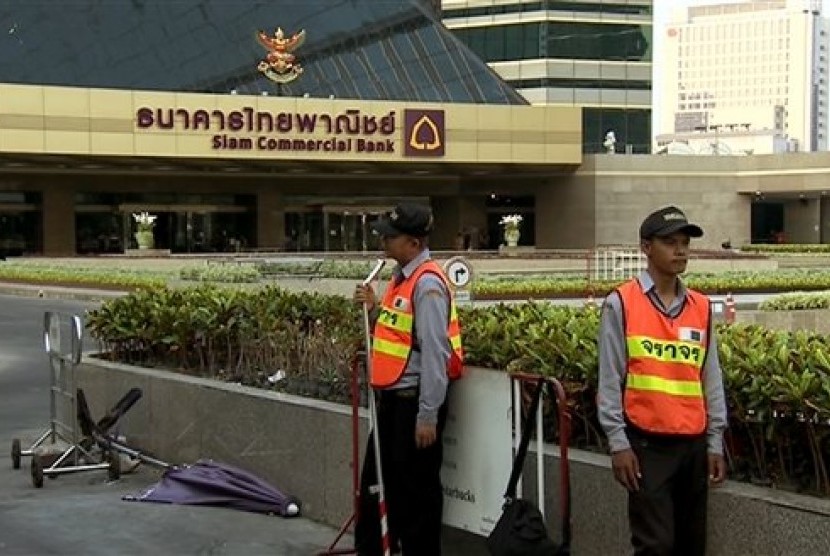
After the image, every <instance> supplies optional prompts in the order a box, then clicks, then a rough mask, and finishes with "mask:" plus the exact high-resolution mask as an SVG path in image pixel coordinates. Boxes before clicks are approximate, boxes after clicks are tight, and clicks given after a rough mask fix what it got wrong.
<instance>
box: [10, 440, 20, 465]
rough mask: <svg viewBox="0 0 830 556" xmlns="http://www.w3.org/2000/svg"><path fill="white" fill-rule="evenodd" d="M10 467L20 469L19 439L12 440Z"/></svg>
mask: <svg viewBox="0 0 830 556" xmlns="http://www.w3.org/2000/svg"><path fill="white" fill-rule="evenodd" d="M12 467H13V468H14V469H20V439H19V438H15V439H14V440H12Z"/></svg>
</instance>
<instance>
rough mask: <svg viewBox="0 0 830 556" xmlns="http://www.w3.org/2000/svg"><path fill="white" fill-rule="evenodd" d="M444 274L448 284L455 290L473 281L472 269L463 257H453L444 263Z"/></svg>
mask: <svg viewBox="0 0 830 556" xmlns="http://www.w3.org/2000/svg"><path fill="white" fill-rule="evenodd" d="M444 273H445V274H446V275H447V279H448V280H449V281H450V284H452V285H453V286H455V287H456V288H465V287H467V286H468V285H469V284H470V281H471V280H472V279H473V267H472V266H470V263H469V262H468V261H467V259H465V258H464V257H453V258H451V259H449V260H447V262H445V263H444Z"/></svg>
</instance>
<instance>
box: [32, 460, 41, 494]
mask: <svg viewBox="0 0 830 556" xmlns="http://www.w3.org/2000/svg"><path fill="white" fill-rule="evenodd" d="M32 484H33V485H35V488H41V487H43V464H42V463H41V462H40V456H39V455H37V454H34V455H32Z"/></svg>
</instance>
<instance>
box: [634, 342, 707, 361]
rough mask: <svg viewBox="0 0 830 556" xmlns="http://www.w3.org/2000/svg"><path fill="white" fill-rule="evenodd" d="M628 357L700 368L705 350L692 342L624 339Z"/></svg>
mask: <svg viewBox="0 0 830 556" xmlns="http://www.w3.org/2000/svg"><path fill="white" fill-rule="evenodd" d="M626 344H627V346H628V356H629V357H640V358H645V359H654V360H656V361H662V362H664V363H682V364H684V365H693V366H695V367H701V366H702V365H703V357H704V355H706V350H705V349H704V348H703V347H702V346H701V345H700V344H696V343H694V342H682V341H666V340H656V339H654V338H649V337H648V336H630V337H628V338H627V339H626Z"/></svg>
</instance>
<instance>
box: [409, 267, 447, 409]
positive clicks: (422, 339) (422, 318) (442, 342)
mask: <svg viewBox="0 0 830 556" xmlns="http://www.w3.org/2000/svg"><path fill="white" fill-rule="evenodd" d="M413 297H414V302H415V337H416V339H417V341H418V348H419V349H420V351H421V369H420V371H421V372H420V374H421V376H420V401H419V405H418V422H419V423H424V424H435V423H437V422H438V409H439V408H440V407H441V405H442V404H443V403H444V399H445V398H446V396H447V385H448V384H449V377H448V376H447V364H448V362H449V360H450V342H449V338H448V336H447V325H448V323H449V306H450V295H449V292H448V291H447V288H446V287H445V286H444V283H443V282H442V281H441V279H440V278H439V277H437V276H435V275H433V274H424V275H422V276H421V277H420V278H419V279H418V283H417V284H415V291H414V294H413Z"/></svg>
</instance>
